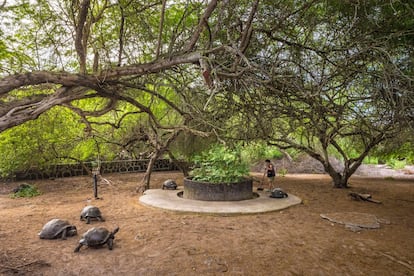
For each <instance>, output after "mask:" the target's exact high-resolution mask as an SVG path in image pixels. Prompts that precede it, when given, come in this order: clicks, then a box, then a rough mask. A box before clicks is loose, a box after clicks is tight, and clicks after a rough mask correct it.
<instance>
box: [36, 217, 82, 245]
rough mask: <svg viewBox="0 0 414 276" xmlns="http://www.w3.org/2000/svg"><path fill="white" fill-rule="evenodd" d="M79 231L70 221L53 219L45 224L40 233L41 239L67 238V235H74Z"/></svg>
mask: <svg viewBox="0 0 414 276" xmlns="http://www.w3.org/2000/svg"><path fill="white" fill-rule="evenodd" d="M77 233H78V232H77V230H76V226H74V225H71V224H70V223H69V222H68V221H66V220H61V219H52V220H50V221H49V222H47V223H46V224H45V225H44V226H43V228H42V230H41V231H40V232H39V234H38V235H39V238H41V239H58V238H61V239H62V240H66V237H71V236H74V235H76V234H77Z"/></svg>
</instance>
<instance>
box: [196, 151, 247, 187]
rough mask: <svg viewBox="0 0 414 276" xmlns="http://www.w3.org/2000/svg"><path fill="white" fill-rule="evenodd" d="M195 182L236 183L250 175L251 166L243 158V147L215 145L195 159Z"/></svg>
mask: <svg viewBox="0 0 414 276" xmlns="http://www.w3.org/2000/svg"><path fill="white" fill-rule="evenodd" d="M193 161H194V167H195V168H194V169H193V170H192V172H191V173H190V175H191V176H192V179H193V180H196V181H204V182H211V183H234V182H238V181H240V180H242V179H243V178H244V177H246V176H248V175H249V166H248V163H247V162H246V160H245V158H243V157H242V151H241V147H235V148H228V147H225V146H223V145H221V144H218V145H214V146H213V147H212V148H210V149H209V150H208V151H205V152H203V153H201V154H200V155H197V156H195V157H194V160H193Z"/></svg>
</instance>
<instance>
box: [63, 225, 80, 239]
mask: <svg viewBox="0 0 414 276" xmlns="http://www.w3.org/2000/svg"><path fill="white" fill-rule="evenodd" d="M77 234H78V230H77V229H76V226H75V225H72V226H71V227H69V228H68V232H67V234H66V235H67V236H69V237H71V236H75V235H77Z"/></svg>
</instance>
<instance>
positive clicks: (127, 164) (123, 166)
mask: <svg viewBox="0 0 414 276" xmlns="http://www.w3.org/2000/svg"><path fill="white" fill-rule="evenodd" d="M148 163H149V160H146V159H143V160H120V161H107V162H101V164H100V173H101V174H108V173H130V172H145V171H146V170H147V167H148ZM94 166H96V163H93V162H85V163H83V164H56V165H51V166H49V167H48V168H45V169H42V170H39V169H37V168H34V169H29V170H27V171H24V172H16V173H15V177H14V179H15V180H36V179H50V178H60V177H72V176H81V175H88V174H90V172H91V171H92V169H93V167H94ZM153 170H154V171H176V170H178V168H177V167H176V166H175V165H174V163H172V162H171V161H170V160H169V159H158V160H157V161H156V162H155V164H154V166H153Z"/></svg>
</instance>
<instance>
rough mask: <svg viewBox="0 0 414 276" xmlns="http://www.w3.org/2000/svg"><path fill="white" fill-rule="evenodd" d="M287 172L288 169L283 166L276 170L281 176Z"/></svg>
mask: <svg viewBox="0 0 414 276" xmlns="http://www.w3.org/2000/svg"><path fill="white" fill-rule="evenodd" d="M287 173H288V170H287V169H285V168H281V169H280V170H279V171H278V174H279V175H280V176H282V177H284V176H285V175H286V174H287Z"/></svg>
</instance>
